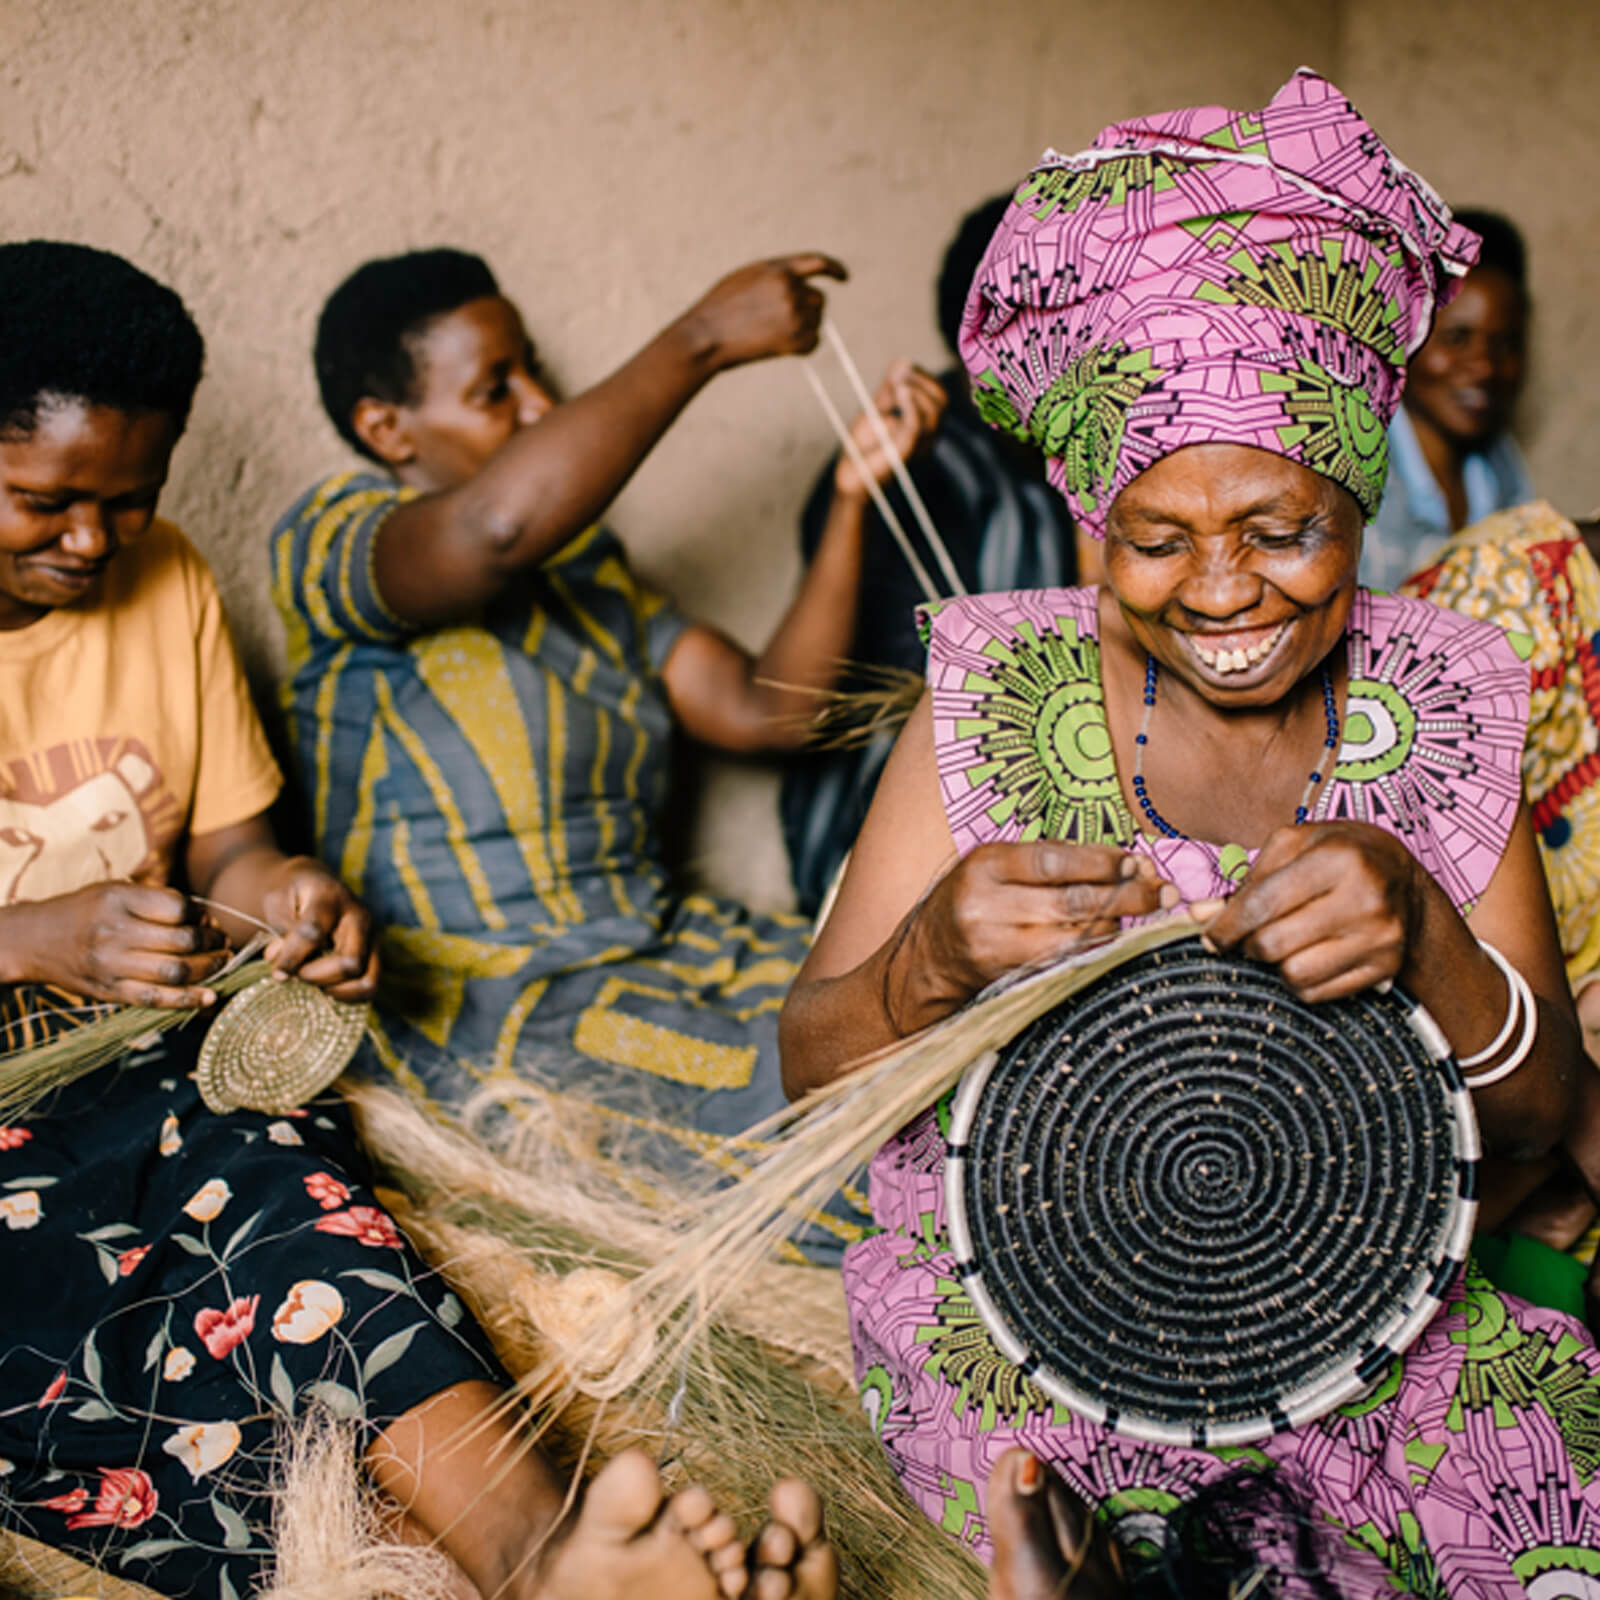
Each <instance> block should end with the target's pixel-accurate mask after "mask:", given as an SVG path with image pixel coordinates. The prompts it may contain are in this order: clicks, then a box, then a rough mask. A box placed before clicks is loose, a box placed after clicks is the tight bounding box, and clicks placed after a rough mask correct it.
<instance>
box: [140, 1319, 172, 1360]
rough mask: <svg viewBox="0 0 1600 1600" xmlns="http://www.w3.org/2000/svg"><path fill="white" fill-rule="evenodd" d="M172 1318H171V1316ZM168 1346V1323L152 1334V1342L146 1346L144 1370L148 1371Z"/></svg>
mask: <svg viewBox="0 0 1600 1600" xmlns="http://www.w3.org/2000/svg"><path fill="white" fill-rule="evenodd" d="M169 1320H170V1318H169ZM166 1347H167V1324H166V1323H162V1325H161V1326H160V1327H159V1328H157V1329H156V1331H155V1332H154V1333H153V1334H151V1335H150V1343H149V1344H147V1345H146V1346H145V1347H144V1366H143V1367H141V1368H140V1371H142V1372H148V1371H149V1370H150V1369H151V1368H152V1367H153V1366H154V1365H155V1364H156V1362H158V1361H159V1360H160V1359H161V1352H162V1351H163V1350H165V1349H166Z"/></svg>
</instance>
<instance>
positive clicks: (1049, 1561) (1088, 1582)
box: [988, 1450, 1128, 1600]
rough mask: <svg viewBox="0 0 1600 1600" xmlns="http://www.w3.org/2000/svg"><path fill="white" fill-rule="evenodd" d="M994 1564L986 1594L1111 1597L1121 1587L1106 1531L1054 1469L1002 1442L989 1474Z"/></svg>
mask: <svg viewBox="0 0 1600 1600" xmlns="http://www.w3.org/2000/svg"><path fill="white" fill-rule="evenodd" d="M988 1520H989V1537H990V1538H991V1539H993V1540H994V1569H993V1571H992V1572H991V1573H990V1575H989V1600H1061V1597H1062V1596H1064V1595H1067V1594H1071V1596H1072V1597H1073V1600H1114V1597H1120V1596H1123V1595H1126V1594H1127V1592H1128V1586H1127V1584H1126V1583H1125V1582H1124V1581H1123V1577H1122V1573H1121V1568H1120V1564H1119V1562H1118V1560H1117V1556H1116V1552H1115V1549H1114V1547H1113V1545H1112V1543H1111V1540H1110V1536H1109V1535H1108V1534H1106V1533H1105V1531H1104V1530H1103V1529H1101V1528H1100V1527H1099V1526H1098V1525H1097V1524H1096V1522H1095V1520H1094V1518H1093V1517H1092V1516H1091V1515H1090V1514H1089V1510H1088V1507H1086V1506H1085V1505H1084V1503H1083V1502H1082V1501H1081V1500H1080V1499H1079V1498H1078V1497H1077V1496H1076V1495H1075V1494H1073V1492H1072V1491H1071V1490H1070V1489H1069V1488H1068V1487H1067V1486H1066V1484H1064V1483H1063V1482H1062V1481H1061V1479H1060V1478H1058V1477H1057V1476H1056V1475H1055V1473H1053V1472H1051V1471H1050V1469H1049V1468H1048V1467H1046V1466H1045V1465H1044V1463H1043V1462H1042V1461H1040V1460H1039V1458H1038V1457H1037V1456H1033V1455H1030V1454H1029V1453H1028V1452H1027V1451H1026V1450H1008V1451H1007V1452H1006V1453H1005V1454H1004V1455H1003V1456H1001V1458H1000V1459H999V1460H998V1461H997V1462H996V1463H995V1467H994V1471H993V1472H992V1473H990V1474H989V1508H988Z"/></svg>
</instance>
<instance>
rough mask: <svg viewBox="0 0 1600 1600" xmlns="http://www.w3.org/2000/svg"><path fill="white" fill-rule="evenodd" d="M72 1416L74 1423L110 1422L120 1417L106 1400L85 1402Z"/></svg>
mask: <svg viewBox="0 0 1600 1600" xmlns="http://www.w3.org/2000/svg"><path fill="white" fill-rule="evenodd" d="M70 1414H71V1417H72V1420H73V1421H74V1422H110V1421H112V1420H113V1419H114V1418H116V1417H117V1416H118V1415H120V1413H119V1412H117V1411H116V1410H114V1409H113V1408H112V1407H111V1406H108V1405H107V1404H106V1403H105V1401H104V1400H85V1401H84V1402H83V1404H82V1405H81V1406H78V1407H76V1408H75V1409H74V1410H73V1411H72V1412H71V1413H70Z"/></svg>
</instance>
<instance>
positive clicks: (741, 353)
mask: <svg viewBox="0 0 1600 1600" xmlns="http://www.w3.org/2000/svg"><path fill="white" fill-rule="evenodd" d="M848 276H849V274H848V273H847V272H846V271H845V269H844V267H843V266H842V265H841V264H840V263H839V262H837V261H835V260H834V259H833V257H832V256H825V255H820V254H817V253H815V252H810V253H807V254H805V255H797V256H781V257H779V258H778V259H776V260H774V261H756V262H753V263H752V264H751V265H750V266H748V267H740V268H739V270H738V271H737V272H731V273H729V274H728V276H727V277H726V278H724V279H723V280H722V281H721V282H720V283H718V284H716V285H714V286H713V287H712V289H711V290H710V291H709V292H708V293H707V294H706V295H705V297H704V298H703V299H701V300H700V301H699V302H698V303H697V304H696V305H694V306H692V307H691V308H690V310H689V311H688V312H687V313H686V316H685V321H686V322H688V323H689V324H690V325H691V327H692V328H693V329H694V330H695V333H696V335H697V336H698V337H699V338H702V339H704V340H706V341H707V342H708V343H709V344H710V346H711V349H712V351H713V353H714V354H713V360H714V361H715V364H716V366H717V368H718V369H719V370H724V371H725V370H726V369H727V368H729V367H737V366H741V365H743V364H744V363H745V362H747V361H762V360H765V359H766V358H767V357H768V356H793V355H807V354H809V353H810V352H811V351H813V350H815V349H816V347H817V337H818V333H819V330H820V329H821V327H822V311H823V305H824V303H825V302H824V299H823V294H822V291H821V290H820V289H819V288H817V287H816V286H815V285H814V284H812V283H811V282H810V281H809V280H810V279H812V278H817V277H827V278H838V279H839V280H840V281H841V282H842V281H843V280H844V279H845V278H846V277H848Z"/></svg>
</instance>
